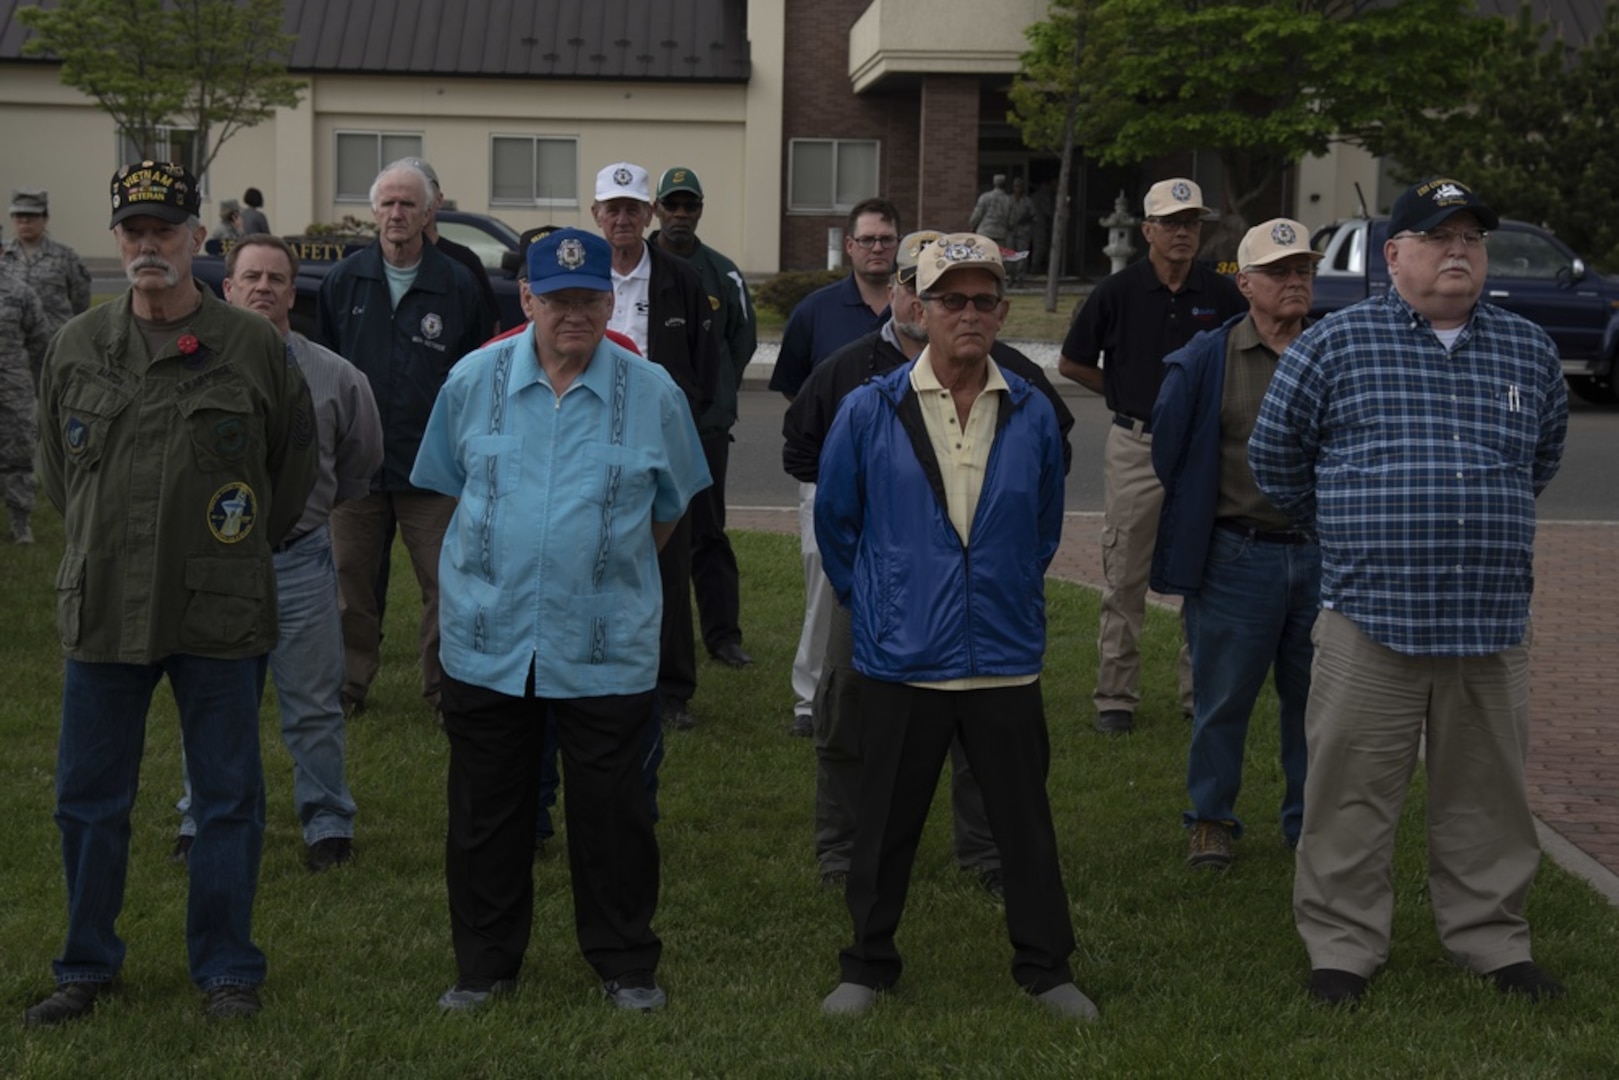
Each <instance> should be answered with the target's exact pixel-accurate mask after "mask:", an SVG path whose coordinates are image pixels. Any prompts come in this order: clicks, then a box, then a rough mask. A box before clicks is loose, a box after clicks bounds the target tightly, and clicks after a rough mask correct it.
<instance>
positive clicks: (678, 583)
mask: <svg viewBox="0 0 1619 1080" xmlns="http://www.w3.org/2000/svg"><path fill="white" fill-rule="evenodd" d="M658 577H659V578H660V579H662V581H663V625H662V627H661V628H660V629H659V633H658V693H659V694H661V695H663V696H664V697H666V698H673V699H674V700H675V701H690V700H691V698H692V695H693V694H695V693H696V692H697V639H696V637H695V635H693V634H692V630H691V513H690V512H689V511H688V512H687V513H685V514H682V515H681V518H680V521H679V523H678V524H676V525H675V531H674V533H673V534H671V535H670V537H669V541H668V542H667V543H666V544H664V545H663V550H662V551H660V552H658Z"/></svg>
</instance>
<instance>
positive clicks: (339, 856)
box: [304, 836, 354, 874]
mask: <svg viewBox="0 0 1619 1080" xmlns="http://www.w3.org/2000/svg"><path fill="white" fill-rule="evenodd" d="M353 861H354V841H353V840H351V839H349V838H348V837H347V836H328V837H327V838H326V839H324V840H316V841H315V842H314V843H313V844H310V845H309V855H308V857H307V858H306V859H305V860H304V865H305V866H307V867H309V872H310V873H311V874H324V873H325V872H326V871H328V870H330V869H332V868H333V867H334V866H342V865H343V864H344V863H351V862H353Z"/></svg>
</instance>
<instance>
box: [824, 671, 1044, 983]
mask: <svg viewBox="0 0 1619 1080" xmlns="http://www.w3.org/2000/svg"><path fill="white" fill-rule="evenodd" d="M856 677H857V678H859V679H860V680H861V682H860V697H859V701H860V726H861V728H862V729H863V736H862V739H861V774H860V809H859V812H858V814H857V817H856V825H855V836H854V853H853V858H852V860H851V862H850V865H849V880H848V884H847V885H846V886H845V890H844V895H845V898H846V900H847V902H848V905H849V916H850V918H851V919H852V920H853V922H854V943H853V944H851V945H850V946H849V947H848V948H846V949H844V950H843V952H842V954H841V956H840V958H839V959H840V962H841V967H842V971H843V981H845V982H852V983H859V984H860V985H862V986H871V987H879V988H881V987H888V986H892V985H893V984H894V983H895V982H896V981H898V979H899V976H900V971H901V968H902V966H903V965H902V964H901V961H900V955H899V950H898V949H896V948H895V946H894V932H895V931H896V930H897V929H898V928H899V920H900V915H901V914H902V913H903V912H904V910H905V896H906V893H907V892H908V891H909V889H910V885H911V865H912V863H914V862H915V860H916V847H917V843H918V841H919V840H920V838H921V835H922V826H923V824H924V823H925V822H926V821H927V814H928V807H929V805H930V804H931V803H932V801H933V793H934V790H935V789H936V788H937V787H938V784H939V771H940V769H941V768H943V766H944V759H945V755H946V754H948V753H949V752H950V743H951V740H952V739H960V740H961V748H962V750H963V751H964V752H965V753H966V755H967V761H968V762H969V763H970V764H971V765H972V769H973V773H974V774H975V775H976V776H977V777H978V785H979V788H980V789H981V790H982V791H983V794H984V808H985V810H987V811H988V813H989V825H990V829H991V830H992V831H993V833H994V835H995V838H996V840H998V841H999V842H1000V848H1001V875H1002V881H1003V883H1004V885H1005V888H1006V930H1007V934H1008V936H1009V937H1010V938H1011V941H1012V978H1013V979H1014V980H1015V981H1016V982H1017V984H1018V985H1019V986H1022V987H1023V988H1024V989H1026V990H1028V991H1029V992H1030V993H1034V994H1039V993H1044V992H1045V991H1047V990H1050V989H1051V988H1052V987H1054V986H1060V985H1062V984H1063V983H1066V982H1071V981H1072V980H1073V974H1072V972H1071V971H1070V970H1069V967H1068V958H1069V957H1070V956H1071V955H1072V954H1073V951H1074V928H1073V923H1072V922H1071V921H1070V920H1069V917H1068V894H1067V891H1066V890H1065V889H1064V887H1063V882H1062V870H1061V867H1060V866H1059V865H1058V862H1057V833H1056V830H1055V829H1054V828H1053V827H1052V824H1051V804H1050V802H1048V801H1047V798H1046V774H1047V771H1048V770H1049V768H1050V764H1051V744H1050V741H1049V739H1048V737H1047V733H1046V716H1045V705H1044V702H1043V701H1042V699H1041V693H1040V684H1039V682H1034V683H1030V684H1029V685H1027V686H1013V687H996V688H994V689H986V690H954V691H950V690H929V689H921V688H919V687H914V686H906V685H904V684H903V683H889V682H879V681H877V680H876V679H871V678H867V677H866V676H864V675H859V674H858V673H857V674H856Z"/></svg>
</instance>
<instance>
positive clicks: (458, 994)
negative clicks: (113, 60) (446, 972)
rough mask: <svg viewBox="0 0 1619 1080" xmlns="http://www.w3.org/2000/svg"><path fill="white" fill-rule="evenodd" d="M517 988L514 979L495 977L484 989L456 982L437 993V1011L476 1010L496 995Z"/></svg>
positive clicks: (508, 992)
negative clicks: (467, 986)
mask: <svg viewBox="0 0 1619 1080" xmlns="http://www.w3.org/2000/svg"><path fill="white" fill-rule="evenodd" d="M516 990H517V980H516V979H496V980H495V981H494V982H492V983H490V984H489V986H488V988H487V989H484V990H469V989H467V988H466V987H464V986H462V985H461V984H460V983H456V984H455V985H454V986H452V987H450V988H449V989H448V990H446V991H444V993H442V994H440V995H439V999H438V1011H439V1012H441V1013H444V1014H445V1015H446V1016H447V1015H449V1014H450V1013H468V1012H477V1011H478V1010H479V1009H481V1008H483V1007H484V1006H485V1005H487V1004H489V1002H490V1001H492V1000H494V999H495V998H497V997H505V996H506V995H507V994H511V993H515V992H516Z"/></svg>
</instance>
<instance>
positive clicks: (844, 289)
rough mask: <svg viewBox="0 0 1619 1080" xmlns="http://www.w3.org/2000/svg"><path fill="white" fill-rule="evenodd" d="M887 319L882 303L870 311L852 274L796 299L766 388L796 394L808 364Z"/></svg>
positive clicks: (870, 330) (862, 335)
mask: <svg viewBox="0 0 1619 1080" xmlns="http://www.w3.org/2000/svg"><path fill="white" fill-rule="evenodd" d="M887 321H888V309H887V308H886V307H885V308H883V309H882V310H881V311H877V312H874V311H872V310H871V308H870V307H868V306H866V299H865V297H863V296H861V295H860V286H859V285H857V284H855V280H854V275H853V274H850V275H849V276H848V277H846V278H844V279H843V280H842V281H834V282H833V283H832V284H830V285H828V286H826V287H825V288H821V289H816V290H815V291H814V292H812V293H810V294H809V295H808V296H806V297H804V299H802V300H800V301H799V302H798V306H797V307H795V308H793V313H792V315H790V316H788V318H787V329H785V330H783V331H782V334H781V352H780V353H778V354H777V356H776V366H775V369H774V370H772V371H771V373H770V389H772V390H780V391H781V392H782V393H784V394H787V395H788V396H790V397H797V396H798V391H799V388H800V387H802V386H803V385H804V380H805V379H807V378H809V373H810V368H812V367H814V366H815V365H816V364H819V363H820V362H821V361H822V360H824V359H826V358H827V357H828V356H831V355H832V354H833V353H835V352H837V351H838V350H839V349H841V348H843V347H844V346H845V345H847V344H849V342H851V341H853V340H855V339H856V338H861V337H865V336H866V335H867V334H870V333H873V332H875V331H877V330H880V329H882V325H883V323H885V322H887Z"/></svg>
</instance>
